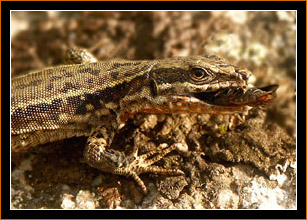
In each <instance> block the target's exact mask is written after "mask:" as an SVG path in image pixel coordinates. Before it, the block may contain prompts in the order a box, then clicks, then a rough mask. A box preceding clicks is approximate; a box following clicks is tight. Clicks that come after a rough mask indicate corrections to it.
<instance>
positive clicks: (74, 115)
mask: <svg viewBox="0 0 307 220" xmlns="http://www.w3.org/2000/svg"><path fill="white" fill-rule="evenodd" d="M84 54H85V55H82V57H83V58H84V57H86V59H85V60H81V61H77V62H79V64H72V65H63V66H57V67H51V68H46V69H43V70H39V71H34V72H31V73H29V74H26V75H23V76H19V77H15V78H13V79H12V83H11V93H12V96H11V135H12V137H11V138H12V140H11V145H12V148H11V150H12V152H18V151H23V150H25V149H27V148H29V147H33V146H37V145H40V144H44V143H48V142H53V141H58V140H62V139H65V138H70V137H73V136H89V138H88V142H87V146H86V148H85V153H84V156H85V159H86V161H87V163H88V164H89V165H91V166H92V167H95V168H98V169H100V170H102V171H105V172H111V173H114V174H119V175H126V176H131V177H133V178H134V180H136V182H137V183H138V185H139V186H140V187H141V189H142V190H143V192H144V193H147V189H146V187H145V184H144V183H143V181H142V180H141V179H140V178H139V176H138V175H139V174H141V173H146V172H154V173H162V174H171V175H181V174H184V173H183V172H182V171H181V170H176V169H164V168H160V167H157V166H154V165H152V164H154V163H155V162H157V161H158V160H160V159H161V158H162V157H163V156H165V155H166V154H167V153H169V152H171V151H172V150H174V149H175V148H176V144H175V145H172V146H170V147H168V146H167V145H165V144H162V145H160V146H159V147H158V148H157V149H156V150H154V151H151V152H149V153H146V154H144V155H140V156H138V155H137V151H136V152H135V154H134V155H132V156H126V155H125V154H124V153H123V152H120V151H117V150H113V149H112V148H110V145H111V144H112V139H113V137H114V134H115V133H116V131H117V130H118V129H119V128H121V127H123V126H124V123H125V121H126V120H127V118H128V117H129V116H130V115H133V114H136V113H140V112H143V113H162V114H171V113H185V112H194V113H213V114H220V113H223V114H229V113H234V112H244V111H246V110H248V109H250V108H251V107H250V106H258V105H261V104H263V103H266V102H268V101H270V100H271V99H272V95H273V94H274V92H275V90H276V87H274V86H273V88H272V87H270V88H268V87H267V88H266V89H256V88H254V87H252V86H251V85H248V79H249V77H250V75H251V73H250V72H249V71H248V70H247V69H243V68H239V67H236V66H234V65H231V64H228V63H226V62H225V61H224V60H222V59H220V58H217V57H215V56H211V57H202V56H191V57H181V58H169V59H163V60H144V61H127V60H113V61H102V62H96V60H95V59H93V58H92V56H90V55H88V54H87V53H84ZM88 58H90V60H91V61H88Z"/></svg>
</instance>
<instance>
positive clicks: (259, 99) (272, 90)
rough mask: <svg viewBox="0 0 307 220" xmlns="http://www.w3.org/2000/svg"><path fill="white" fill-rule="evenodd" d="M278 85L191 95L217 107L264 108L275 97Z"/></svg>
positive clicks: (236, 88)
mask: <svg viewBox="0 0 307 220" xmlns="http://www.w3.org/2000/svg"><path fill="white" fill-rule="evenodd" d="M277 88H278V85H270V86H266V87H262V88H256V87H252V88H244V87H229V88H224V89H219V90H216V91H213V92H202V93H193V95H192V96H193V97H195V98H197V99H199V100H201V101H202V102H205V103H207V104H211V105H218V106H252V107H256V106H264V105H266V104H268V103H270V102H271V101H272V100H273V99H274V97H275V96H276V90H277Z"/></svg>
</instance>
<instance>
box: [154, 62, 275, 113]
mask: <svg viewBox="0 0 307 220" xmlns="http://www.w3.org/2000/svg"><path fill="white" fill-rule="evenodd" d="M151 73H152V81H151V88H152V91H153V94H154V95H155V96H156V97H157V99H159V98H160V99H161V100H162V97H163V98H164V99H166V100H167V101H166V102H164V104H163V105H162V106H164V107H163V108H164V110H165V108H166V106H167V107H168V108H169V109H170V111H171V112H196V113H226V114H227V113H233V112H243V111H246V110H248V109H250V108H251V107H255V106H263V105H265V104H266V103H268V102H270V101H271V100H272V98H273V97H274V96H275V91H276V89H277V88H278V86H277V85H271V86H268V87H264V88H255V87H254V86H253V85H252V84H250V82H249V80H250V79H251V78H252V77H251V75H252V74H251V72H250V71H249V70H247V69H245V68H240V67H237V66H234V65H231V64H229V63H227V62H226V61H225V60H223V59H221V58H219V57H216V56H208V57H202V56H192V57H185V58H176V59H174V58H173V59H165V60H161V61H160V62H158V63H157V64H156V65H155V66H154V67H153V68H152V70H151ZM161 111H162V110H161Z"/></svg>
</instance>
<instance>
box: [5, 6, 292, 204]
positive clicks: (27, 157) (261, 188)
mask: <svg viewBox="0 0 307 220" xmlns="http://www.w3.org/2000/svg"><path fill="white" fill-rule="evenodd" d="M12 22H13V23H12V27H13V28H12V30H11V31H12V34H13V38H12V76H16V75H18V74H23V73H25V72H27V71H30V70H35V69H40V68H43V67H47V66H52V65H59V64H61V63H63V60H64V54H65V51H66V49H67V48H68V46H79V47H83V48H87V49H90V51H91V52H92V53H94V54H95V55H96V56H97V57H98V58H99V59H101V60H107V59H112V58H125V59H158V58H165V57H174V56H187V55H196V54H197V55H200V54H217V55H219V56H221V57H224V58H226V59H228V60H229V61H230V62H232V63H234V64H236V65H238V66H243V67H247V68H249V69H250V70H251V71H252V72H253V73H254V75H255V79H256V80H255V85H256V86H266V85H269V84H279V89H278V90H277V99H276V101H275V102H274V103H273V105H272V106H271V107H270V108H268V109H253V110H251V111H250V112H249V113H248V114H236V115H223V116H222V115H195V114H191V115H189V114H182V115H142V114H139V115H136V116H135V117H133V118H131V119H129V120H128V123H127V125H126V127H124V128H123V129H122V130H121V131H120V132H119V133H118V134H117V135H116V136H115V140H114V144H113V145H114V146H117V147H118V148H120V149H122V150H125V151H127V152H129V150H130V149H131V148H132V146H133V145H136V146H139V147H140V153H142V152H146V151H148V150H150V149H153V148H155V147H157V146H158V145H159V144H161V143H167V144H173V143H180V144H181V146H182V149H181V150H178V151H174V152H172V153H170V154H169V155H168V156H167V157H165V158H164V159H163V160H161V161H159V162H158V163H157V164H159V165H160V166H163V167H165V168H169V167H172V168H179V169H181V170H183V171H184V172H185V174H186V175H185V176H175V177H174V176H161V175H154V174H147V175H146V174H144V175H141V178H142V179H143V180H144V182H145V184H146V186H147V187H148V189H149V194H148V195H147V196H144V195H143V194H142V193H141V191H140V190H139V188H138V187H137V185H136V184H135V183H134V182H133V180H131V179H129V178H125V177H122V176H116V175H112V174H108V173H102V172H100V171H99V170H96V169H94V168H91V167H89V166H88V165H87V164H86V163H84V161H83V158H82V154H83V149H84V146H85V143H86V138H72V139H67V140H63V141H58V142H55V143H50V144H46V145H44V146H40V147H36V148H33V149H30V150H29V151H27V152H21V153H15V154H12V170H11V180H12V185H11V208H13V209H28V208H32V209H51V208H63V209H97V208H117V209H126V208H142V209H145V208H151V209H153V208H155V209H238V208H242V209H293V208H296V57H295V54H296V38H295V36H296V35H295V34H296V14H295V12H293V11H292V12H286V11H278V12H268V11H266V12H260V11H253V12H244V11H239V12H236V11H231V12H222V11H215V12H166V11H160V12H20V11H19V12H18V11H15V12H13V13H12ZM116 137H121V138H116ZM187 149H188V150H187Z"/></svg>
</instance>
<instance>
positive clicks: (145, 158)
mask: <svg viewBox="0 0 307 220" xmlns="http://www.w3.org/2000/svg"><path fill="white" fill-rule="evenodd" d="M176 148H177V145H176V144H173V145H171V146H170V147H168V145H167V144H160V145H159V146H158V147H157V148H156V149H155V150H152V151H150V152H148V153H146V154H143V155H140V156H138V155H137V153H138V152H137V151H136V152H135V154H134V155H131V156H130V157H127V161H126V163H125V165H124V167H119V168H116V169H115V170H113V173H114V174H118V175H124V176H130V177H132V178H133V179H134V180H135V181H136V183H137V184H138V185H139V187H140V188H141V189H142V191H143V193H144V194H145V195H146V194H148V190H147V188H146V186H145V184H144V182H143V181H142V180H141V178H140V177H139V175H140V174H142V173H155V174H165V175H184V172H183V171H181V170H179V169H165V168H162V167H159V166H154V165H152V164H154V163H155V162H157V161H159V160H161V159H162V158H163V157H164V156H165V155H167V154H168V153H170V152H171V151H173V150H175V149H176ZM128 161H131V162H128Z"/></svg>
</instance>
